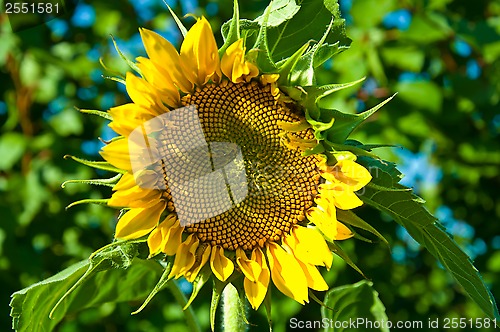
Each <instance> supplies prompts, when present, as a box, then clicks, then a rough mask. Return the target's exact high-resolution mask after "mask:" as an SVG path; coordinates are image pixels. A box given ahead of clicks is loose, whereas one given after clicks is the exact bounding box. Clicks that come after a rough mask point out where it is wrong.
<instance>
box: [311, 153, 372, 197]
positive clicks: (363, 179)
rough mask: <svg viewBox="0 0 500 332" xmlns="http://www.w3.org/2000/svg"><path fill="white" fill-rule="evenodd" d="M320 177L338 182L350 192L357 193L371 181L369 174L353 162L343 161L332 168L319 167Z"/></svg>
mask: <svg viewBox="0 0 500 332" xmlns="http://www.w3.org/2000/svg"><path fill="white" fill-rule="evenodd" d="M320 167H321V168H322V174H321V176H322V177H324V178H325V179H327V180H329V181H331V182H340V183H341V184H343V185H345V186H347V187H348V189H349V190H350V191H357V190H359V189H361V188H363V187H364V186H366V185H367V184H368V183H369V182H370V181H371V179H372V176H371V174H370V172H368V170H367V169H366V168H364V167H363V166H361V165H359V164H358V163H356V162H355V161H353V160H350V159H343V160H341V161H339V162H338V163H337V164H336V165H335V166H334V167H331V166H326V165H324V166H320Z"/></svg>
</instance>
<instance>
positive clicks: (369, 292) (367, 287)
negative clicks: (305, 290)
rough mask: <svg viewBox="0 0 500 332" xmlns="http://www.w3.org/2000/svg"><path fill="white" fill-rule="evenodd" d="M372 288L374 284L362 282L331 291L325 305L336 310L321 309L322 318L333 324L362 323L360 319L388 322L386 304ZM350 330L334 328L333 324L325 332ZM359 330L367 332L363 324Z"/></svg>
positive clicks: (382, 329)
mask: <svg viewBox="0 0 500 332" xmlns="http://www.w3.org/2000/svg"><path fill="white" fill-rule="evenodd" d="M372 286H373V283H372V282H370V281H366V280H362V281H360V282H358V283H355V284H352V285H345V286H340V287H336V288H333V289H331V290H330V291H328V292H327V293H326V295H325V300H324V303H325V305H326V306H328V307H330V308H333V309H334V310H330V309H329V308H326V307H321V316H322V317H323V318H324V319H325V318H326V319H328V321H331V322H346V321H347V322H349V321H351V320H355V321H356V322H360V319H365V320H366V321H371V322H382V321H385V322H387V321H388V318H387V315H386V313H385V307H384V304H383V303H382V301H380V299H379V297H378V293H377V291H376V290H375V289H373V288H372ZM348 328H349V326H348V327H347V328H344V327H342V326H340V327H339V328H334V326H333V324H332V326H329V327H326V328H325V329H324V331H335V332H339V331H344V330H348ZM357 329H360V330H367V328H366V327H365V325H364V324H361V323H360V325H358V326H357ZM357 329H356V330H357ZM350 330H353V329H350ZM369 330H370V331H372V330H374V329H369ZM377 330H379V331H389V329H388V328H387V327H385V328H384V327H381V328H380V329H377Z"/></svg>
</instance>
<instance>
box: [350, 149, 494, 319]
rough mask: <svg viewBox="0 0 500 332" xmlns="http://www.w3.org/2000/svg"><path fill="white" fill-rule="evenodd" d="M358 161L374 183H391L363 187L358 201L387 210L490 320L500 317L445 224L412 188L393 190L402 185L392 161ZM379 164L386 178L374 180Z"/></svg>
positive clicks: (472, 266) (489, 295)
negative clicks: (386, 162) (408, 189)
mask: <svg viewBox="0 0 500 332" xmlns="http://www.w3.org/2000/svg"><path fill="white" fill-rule="evenodd" d="M358 162H359V163H360V164H361V165H363V166H364V167H366V168H367V169H369V170H370V171H371V173H372V176H373V177H374V180H375V182H376V184H378V185H381V186H385V185H388V184H390V183H391V182H392V184H393V185H392V186H385V187H386V188H387V189H386V190H383V189H381V188H380V187H379V188H374V187H371V186H366V187H365V188H364V193H363V194H362V195H359V197H360V198H361V200H362V201H363V202H364V203H366V204H368V205H371V206H373V207H375V208H376V209H378V210H380V211H383V212H385V213H388V214H389V215H391V216H392V217H393V218H394V220H395V221H396V222H398V223H399V224H400V225H401V226H403V227H404V228H406V230H407V231H408V233H409V234H410V235H411V236H412V237H413V238H414V239H415V240H416V241H417V242H418V243H420V244H421V245H422V246H423V247H425V248H426V249H427V250H428V251H429V252H430V253H431V254H432V255H433V256H434V257H435V258H436V259H438V260H439V262H440V263H441V264H442V265H443V267H444V268H445V269H446V270H447V271H448V272H449V273H451V275H452V276H453V277H454V278H455V280H456V281H457V282H458V283H459V284H460V285H461V286H462V287H463V289H464V291H465V293H466V294H467V295H468V296H469V297H470V298H471V299H472V300H473V301H474V302H476V304H477V305H478V306H479V307H480V308H481V309H482V310H483V312H484V313H485V314H486V315H487V316H488V317H490V318H491V319H495V318H496V319H499V318H500V316H499V314H498V309H497V307H496V304H495V300H494V298H493V296H492V295H491V293H490V291H489V290H488V288H487V287H486V285H485V284H484V282H483V280H482V278H481V275H480V274H479V271H478V270H477V269H476V268H475V267H474V265H472V262H471V260H470V259H469V257H468V256H467V254H465V253H464V252H463V251H462V250H461V249H460V248H459V247H458V245H457V243H456V242H455V241H454V240H453V239H452V238H451V237H450V236H449V235H448V234H447V233H446V232H445V231H444V227H443V226H442V225H441V224H440V223H439V221H438V220H437V219H436V218H435V217H434V216H432V215H431V214H430V213H429V212H428V211H427V210H426V209H425V207H424V206H423V205H422V203H423V200H422V199H421V198H419V197H418V196H415V195H414V194H412V193H411V191H393V190H391V189H394V188H399V189H401V188H405V187H404V186H401V185H399V184H397V183H396V185H395V183H394V181H395V180H396V179H397V174H398V173H399V172H398V171H397V170H392V171H391V170H390V169H391V168H394V169H395V166H394V164H385V165H383V163H385V162H384V161H380V160H375V159H372V158H367V157H362V158H359V159H358ZM381 165H382V169H381V170H382V173H380V174H382V175H384V177H385V179H383V180H379V179H377V177H376V175H375V174H374V171H375V170H377V169H378V166H381ZM380 174H379V175H380Z"/></svg>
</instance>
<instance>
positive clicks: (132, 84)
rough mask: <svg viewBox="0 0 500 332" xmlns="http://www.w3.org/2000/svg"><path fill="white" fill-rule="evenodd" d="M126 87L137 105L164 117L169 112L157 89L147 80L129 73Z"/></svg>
mask: <svg viewBox="0 0 500 332" xmlns="http://www.w3.org/2000/svg"><path fill="white" fill-rule="evenodd" d="M125 85H126V87H127V93H128V95H129V96H130V99H132V101H133V102H134V103H135V104H137V105H139V106H141V107H143V108H146V109H148V110H149V111H150V112H151V113H153V114H154V115H162V114H165V113H167V112H168V109H167V108H166V107H165V106H164V105H163V103H162V102H161V98H160V96H159V95H158V93H157V91H156V89H155V88H154V87H152V86H151V84H150V83H148V82H147V81H146V80H144V79H142V78H139V77H137V76H135V75H134V74H132V73H131V72H127V76H126V78H125Z"/></svg>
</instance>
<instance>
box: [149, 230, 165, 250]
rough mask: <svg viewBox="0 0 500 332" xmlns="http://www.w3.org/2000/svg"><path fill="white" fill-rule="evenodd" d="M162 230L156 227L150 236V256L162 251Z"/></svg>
mask: <svg viewBox="0 0 500 332" xmlns="http://www.w3.org/2000/svg"><path fill="white" fill-rule="evenodd" d="M162 240H163V238H162V236H161V230H159V229H158V227H156V228H155V229H153V231H152V232H151V233H149V236H148V247H149V257H153V256H154V255H156V254H158V253H159V252H160V251H161V243H162Z"/></svg>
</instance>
